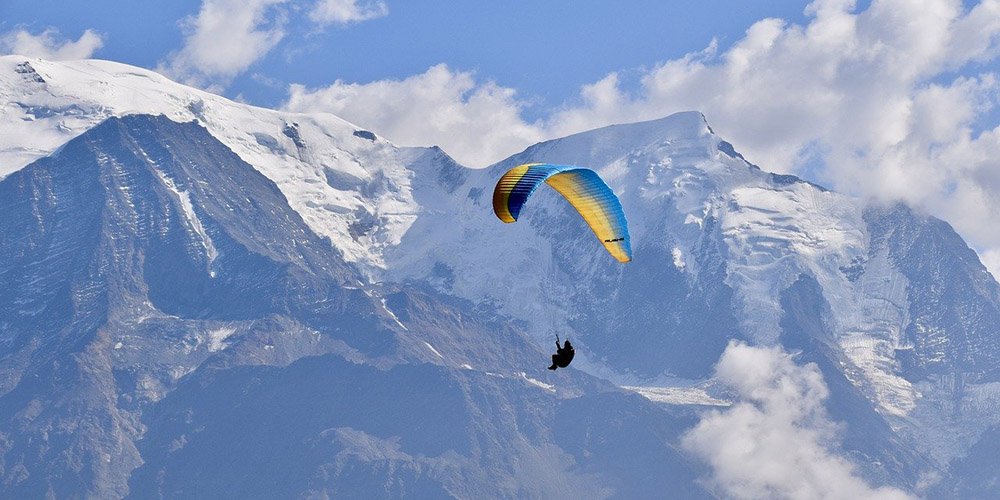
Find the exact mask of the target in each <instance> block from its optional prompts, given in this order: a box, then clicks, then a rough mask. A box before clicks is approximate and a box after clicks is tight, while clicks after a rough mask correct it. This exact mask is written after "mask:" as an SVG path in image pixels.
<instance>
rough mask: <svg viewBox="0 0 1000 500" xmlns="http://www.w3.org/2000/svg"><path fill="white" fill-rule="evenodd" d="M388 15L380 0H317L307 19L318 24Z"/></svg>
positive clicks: (350, 21)
mask: <svg viewBox="0 0 1000 500" xmlns="http://www.w3.org/2000/svg"><path fill="white" fill-rule="evenodd" d="M387 15H389V7H388V6H386V4H385V2H384V1H382V0H374V1H368V2H366V1H364V0H362V1H361V2H360V3H359V2H358V0H319V1H317V2H316V5H314V6H313V8H312V10H310V11H309V19H311V20H312V21H313V22H315V23H317V24H320V25H328V24H350V23H359V22H362V21H368V20H370V19H377V18H379V17H385V16H387Z"/></svg>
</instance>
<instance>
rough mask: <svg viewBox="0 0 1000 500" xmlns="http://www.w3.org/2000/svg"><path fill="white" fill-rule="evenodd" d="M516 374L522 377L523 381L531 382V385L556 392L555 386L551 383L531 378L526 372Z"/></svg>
mask: <svg viewBox="0 0 1000 500" xmlns="http://www.w3.org/2000/svg"><path fill="white" fill-rule="evenodd" d="M517 376H519V377H521V378H522V379H524V381H525V382H527V383H529V384H531V385H533V386H535V387H538V388H541V389H545V390H546V391H549V392H556V386H554V385H552V384H546V383H545V382H542V381H541V380H538V379H534V378H531V377H529V376H528V374H527V373H524V372H517Z"/></svg>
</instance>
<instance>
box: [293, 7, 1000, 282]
mask: <svg viewBox="0 0 1000 500" xmlns="http://www.w3.org/2000/svg"><path fill="white" fill-rule="evenodd" d="M806 15H807V22H806V23H804V24H794V23H789V22H786V21H784V20H781V19H763V20H761V21H758V22H756V23H754V24H753V25H752V26H750V27H749V29H747V31H746V33H745V35H744V37H743V38H741V39H740V40H738V41H736V42H735V43H734V44H733V45H732V46H731V47H729V48H727V49H725V50H720V49H719V47H718V45H717V44H716V43H715V42H713V43H712V44H710V45H709V46H708V47H706V48H705V49H704V50H702V51H699V52H695V53H691V54H687V55H685V56H683V57H680V58H677V59H671V60H667V61H665V62H663V63H661V64H659V65H657V66H655V67H653V68H652V69H650V70H648V71H645V72H644V73H642V75H641V77H640V79H639V82H638V89H630V90H626V89H625V87H626V85H623V83H622V82H621V81H620V75H619V74H617V73H612V74H609V75H607V76H605V77H604V78H602V79H601V80H599V81H597V82H594V83H591V84H589V85H585V86H584V87H583V88H582V89H581V91H580V95H579V98H578V100H577V101H576V102H575V103H570V104H567V105H566V106H564V107H562V108H559V109H557V110H554V111H553V112H552V113H550V115H549V116H547V117H546V119H544V120H541V121H536V122H529V121H526V120H524V119H523V114H522V110H523V109H524V107H525V106H526V104H527V103H526V101H524V100H521V99H519V98H518V96H517V94H516V92H515V91H514V90H513V89H510V88H504V87H502V86H500V85H497V84H496V83H495V82H492V81H488V80H486V81H477V80H476V78H475V75H473V74H471V73H468V72H463V71H455V70H451V69H448V68H446V67H443V66H435V67H432V68H430V69H428V70H427V72H425V73H423V74H420V75H415V76H412V77H410V78H406V79H404V80H383V81H376V82H371V83H365V84H357V83H345V82H342V81H337V82H335V83H334V84H332V85H330V86H328V87H325V88H316V89H310V88H305V87H303V86H301V85H293V86H291V87H290V91H289V100H288V102H287V103H286V105H285V107H286V108H288V109H292V110H298V111H305V110H312V111H324V110H325V111H330V112H333V113H335V114H338V115H340V116H342V117H344V118H345V119H347V120H350V121H354V122H356V123H358V124H359V125H362V126H364V127H366V128H371V129H373V130H376V131H378V132H379V133H382V134H384V135H385V136H386V137H388V138H390V139H392V140H395V141H396V142H399V143H401V144H407V145H427V144H438V145H440V146H441V147H443V148H444V149H445V150H446V151H448V152H449V153H450V154H452V155H453V156H454V157H455V158H456V159H458V160H459V161H461V162H463V163H465V164H468V165H471V166H477V167H481V166H485V165H487V164H490V163H492V162H495V161H498V160H500V159H502V158H503V157H505V156H507V155H510V154H513V153H516V152H518V151H520V150H521V149H523V148H524V147H526V146H528V145H530V144H531V143H533V142H536V141H537V140H539V139H548V138H554V137H560V136H564V135H567V134H571V133H575V132H580V131H583V130H586V129H590V128H595V127H600V126H604V125H608V124H612V123H623V122H634V121H640V120H646V119H654V118H659V117H662V116H665V115H667V114H670V113H673V112H676V111H682V110H690V109H697V110H700V111H702V112H704V113H705V115H706V116H707V117H708V119H709V122H710V123H711V124H712V126H713V128H714V129H715V130H716V131H717V132H718V133H719V134H720V135H721V136H723V137H725V138H726V139H727V140H729V141H730V142H732V143H733V144H735V145H736V147H737V149H739V150H740V151H741V152H742V153H743V154H744V155H745V156H746V157H747V158H749V159H750V160H751V161H753V162H754V163H757V164H759V165H761V166H762V167H763V168H765V169H768V170H772V171H777V172H784V173H800V174H801V173H803V172H808V175H807V177H808V178H810V179H811V180H816V181H819V182H823V183H825V184H828V185H831V187H834V188H836V189H838V190H840V191H844V192H848V193H852V194H856V195H859V196H864V197H873V198H876V199H880V200H885V201H892V200H903V201H906V202H909V203H911V204H913V205H915V206H917V207H922V208H924V209H927V210H928V211H930V212H931V213H934V214H938V215H939V216H942V217H943V218H945V219H946V220H948V221H949V222H951V223H952V224H953V225H955V226H956V228H957V229H958V230H959V231H960V232H961V233H962V234H963V236H965V237H966V238H968V239H969V240H971V241H972V242H973V244H974V245H975V246H977V247H978V248H979V249H980V250H983V255H984V256H987V260H988V261H989V262H990V263H991V268H992V270H993V271H994V274H995V275H1000V267H997V266H1000V258H998V257H997V255H1000V231H996V230H995V228H994V225H993V224H992V223H991V222H990V221H993V220H997V219H1000V127H997V126H996V125H997V124H989V126H988V127H986V128H985V130H984V127H983V126H982V123H981V122H982V120H984V119H985V118H986V117H989V116H990V113H991V112H992V111H993V110H995V108H996V106H997V104H998V100H1000V76H998V75H997V74H995V72H994V71H990V70H989V69H990V67H991V65H992V67H993V68H995V67H996V63H997V62H998V60H1000V0H982V1H980V2H978V3H976V4H974V5H971V6H969V7H965V6H963V3H962V2H961V1H960V0H928V1H926V2H912V1H910V0H874V1H873V2H871V4H870V5H869V6H868V7H867V8H866V9H864V10H862V11H857V6H856V2H854V1H851V0H817V1H814V2H813V3H811V4H809V6H808V7H807V8H806ZM442 110H443V111H442ZM994 116H995V115H994ZM415 125H416V126H415ZM990 127H995V128H992V129H991V128H990ZM990 256H992V257H990Z"/></svg>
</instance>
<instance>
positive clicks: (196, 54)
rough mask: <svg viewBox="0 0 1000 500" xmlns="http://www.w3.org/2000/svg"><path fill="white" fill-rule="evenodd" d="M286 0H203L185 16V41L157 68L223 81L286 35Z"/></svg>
mask: <svg viewBox="0 0 1000 500" xmlns="http://www.w3.org/2000/svg"><path fill="white" fill-rule="evenodd" d="M285 1H286V0H204V1H203V2H202V4H201V9H200V10H199V12H198V14H197V15H196V16H190V17H187V18H185V19H184V20H183V21H182V22H181V24H182V27H183V29H184V31H185V38H184V46H183V47H182V48H181V49H180V50H179V51H177V52H175V53H173V54H171V55H170V56H168V58H167V60H166V61H165V62H164V63H161V65H160V67H159V68H157V71H160V72H162V73H165V74H167V75H169V76H171V77H174V78H177V79H179V80H182V81H184V82H186V83H189V84H192V85H196V86H206V85H213V84H214V85H223V86H224V85H226V84H228V82H229V81H230V80H231V79H232V78H233V77H235V76H236V75H238V74H240V73H242V72H243V71H245V70H246V69H247V68H249V67H250V66H251V65H252V64H253V63H255V62H256V61H258V60H260V59H261V58H263V57H264V56H265V55H267V53H268V52H269V51H270V50H271V49H272V48H274V46H275V45H277V43H278V42H279V41H281V39H282V38H283V37H284V36H285V31H284V25H285V20H284V16H283V15H282V13H281V12H280V11H278V10H277V9H276V8H275V7H276V6H277V5H279V4H282V3H284V2H285Z"/></svg>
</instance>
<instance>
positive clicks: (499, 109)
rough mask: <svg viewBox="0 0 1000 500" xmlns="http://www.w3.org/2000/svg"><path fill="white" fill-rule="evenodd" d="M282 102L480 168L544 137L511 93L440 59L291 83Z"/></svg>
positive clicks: (289, 107) (299, 109)
mask: <svg viewBox="0 0 1000 500" xmlns="http://www.w3.org/2000/svg"><path fill="white" fill-rule="evenodd" d="M289 92H290V95H289V100H288V102H287V103H285V108H286V109H288V110H291V111H303V112H304V111H328V112H331V113H334V114H337V115H339V116H341V117H343V118H345V119H347V120H350V121H352V122H354V123H357V124H358V125H360V126H363V127H365V128H370V129H372V130H375V131H377V132H378V133H379V134H382V135H385V136H386V137H388V138H389V139H391V140H393V141H394V142H396V143H399V144H404V145H420V146H425V145H431V144H435V145H439V146H441V147H442V148H443V149H444V150H445V151H447V152H448V153H449V154H450V155H452V156H453V157H454V158H456V159H457V160H458V161H460V162H463V163H466V164H471V165H477V166H481V165H483V163H482V162H483V160H484V159H491V158H503V157H504V156H507V155H509V154H512V153H514V152H517V151H518V150H519V149H521V148H523V147H524V146H525V145H527V144H531V143H534V142H537V141H539V140H541V139H542V138H543V136H542V134H541V130H540V129H539V128H538V127H536V126H534V125H531V124H527V123H524V122H523V121H522V119H521V115H520V109H521V108H520V104H519V103H518V101H517V100H516V97H515V94H514V91H513V90H511V89H508V88H503V87H500V86H497V85H496V84H493V83H490V82H487V83H479V84H477V83H476V81H475V80H474V78H473V75H472V74H471V73H465V72H455V71H452V70H451V69H449V68H448V67H447V66H445V65H443V64H441V65H437V66H434V67H432V68H430V69H428V70H427V71H426V72H425V73H422V74H419V75H416V76H411V77H409V78H407V79H405V80H381V81H377V82H372V83H369V84H364V85H359V84H353V83H344V82H341V81H337V82H335V83H334V84H333V85H330V86H329V87H326V88H323V89H317V90H309V89H307V88H305V87H303V86H301V85H292V86H291V89H290V91H289Z"/></svg>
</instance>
